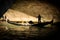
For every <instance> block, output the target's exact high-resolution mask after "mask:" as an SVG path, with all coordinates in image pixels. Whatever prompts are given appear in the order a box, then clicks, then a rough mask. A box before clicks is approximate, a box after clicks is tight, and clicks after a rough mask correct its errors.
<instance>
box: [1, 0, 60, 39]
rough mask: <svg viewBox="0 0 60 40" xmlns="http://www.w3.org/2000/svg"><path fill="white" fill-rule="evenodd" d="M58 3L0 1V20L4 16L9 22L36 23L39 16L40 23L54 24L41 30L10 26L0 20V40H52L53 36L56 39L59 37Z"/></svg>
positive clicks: (30, 27)
mask: <svg viewBox="0 0 60 40" xmlns="http://www.w3.org/2000/svg"><path fill="white" fill-rule="evenodd" d="M59 3H60V1H58V0H54V1H52V0H49V1H48V0H4V1H3V0H1V1H0V5H1V6H0V18H3V16H6V17H7V18H6V19H8V20H9V21H11V22H13V21H18V22H19V21H37V17H38V15H40V16H41V22H43V23H45V22H50V21H51V20H53V23H54V24H48V25H45V26H44V27H43V28H41V27H40V26H31V25H30V26H20V25H17V24H16V25H15V24H10V23H8V22H6V21H1V19H0V30H1V31H0V34H1V35H0V38H1V40H3V39H4V38H5V39H12V40H20V39H28V40H29V39H30V40H31V39H32V40H34V39H50V38H51V39H52V38H53V37H54V36H55V38H56V36H58V35H59V33H58V31H59V28H60V27H59V25H60V8H59V7H60V6H59ZM2 20H3V19H2ZM57 33H58V34H57ZM1 36H2V37H1ZM55 38H53V39H55Z"/></svg>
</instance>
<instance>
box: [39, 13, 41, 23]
mask: <svg viewBox="0 0 60 40" xmlns="http://www.w3.org/2000/svg"><path fill="white" fill-rule="evenodd" d="M38 23H41V16H40V14H39V15H38Z"/></svg>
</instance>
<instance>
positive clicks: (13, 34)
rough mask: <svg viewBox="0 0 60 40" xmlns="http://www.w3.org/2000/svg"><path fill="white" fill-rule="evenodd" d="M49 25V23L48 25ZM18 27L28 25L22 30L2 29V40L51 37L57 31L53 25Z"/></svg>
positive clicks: (31, 39)
mask: <svg viewBox="0 0 60 40" xmlns="http://www.w3.org/2000/svg"><path fill="white" fill-rule="evenodd" d="M50 26H51V25H50ZM19 27H28V28H24V29H23V31H21V30H18V29H17V28H16V29H17V30H11V29H9V30H8V31H4V32H2V33H0V34H1V35H0V39H1V40H4V39H7V40H20V39H28V40H34V39H36V40H37V39H47V38H52V37H53V36H54V35H55V33H56V32H57V28H56V27H55V26H52V27H44V28H40V27H37V26H19Z"/></svg>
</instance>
